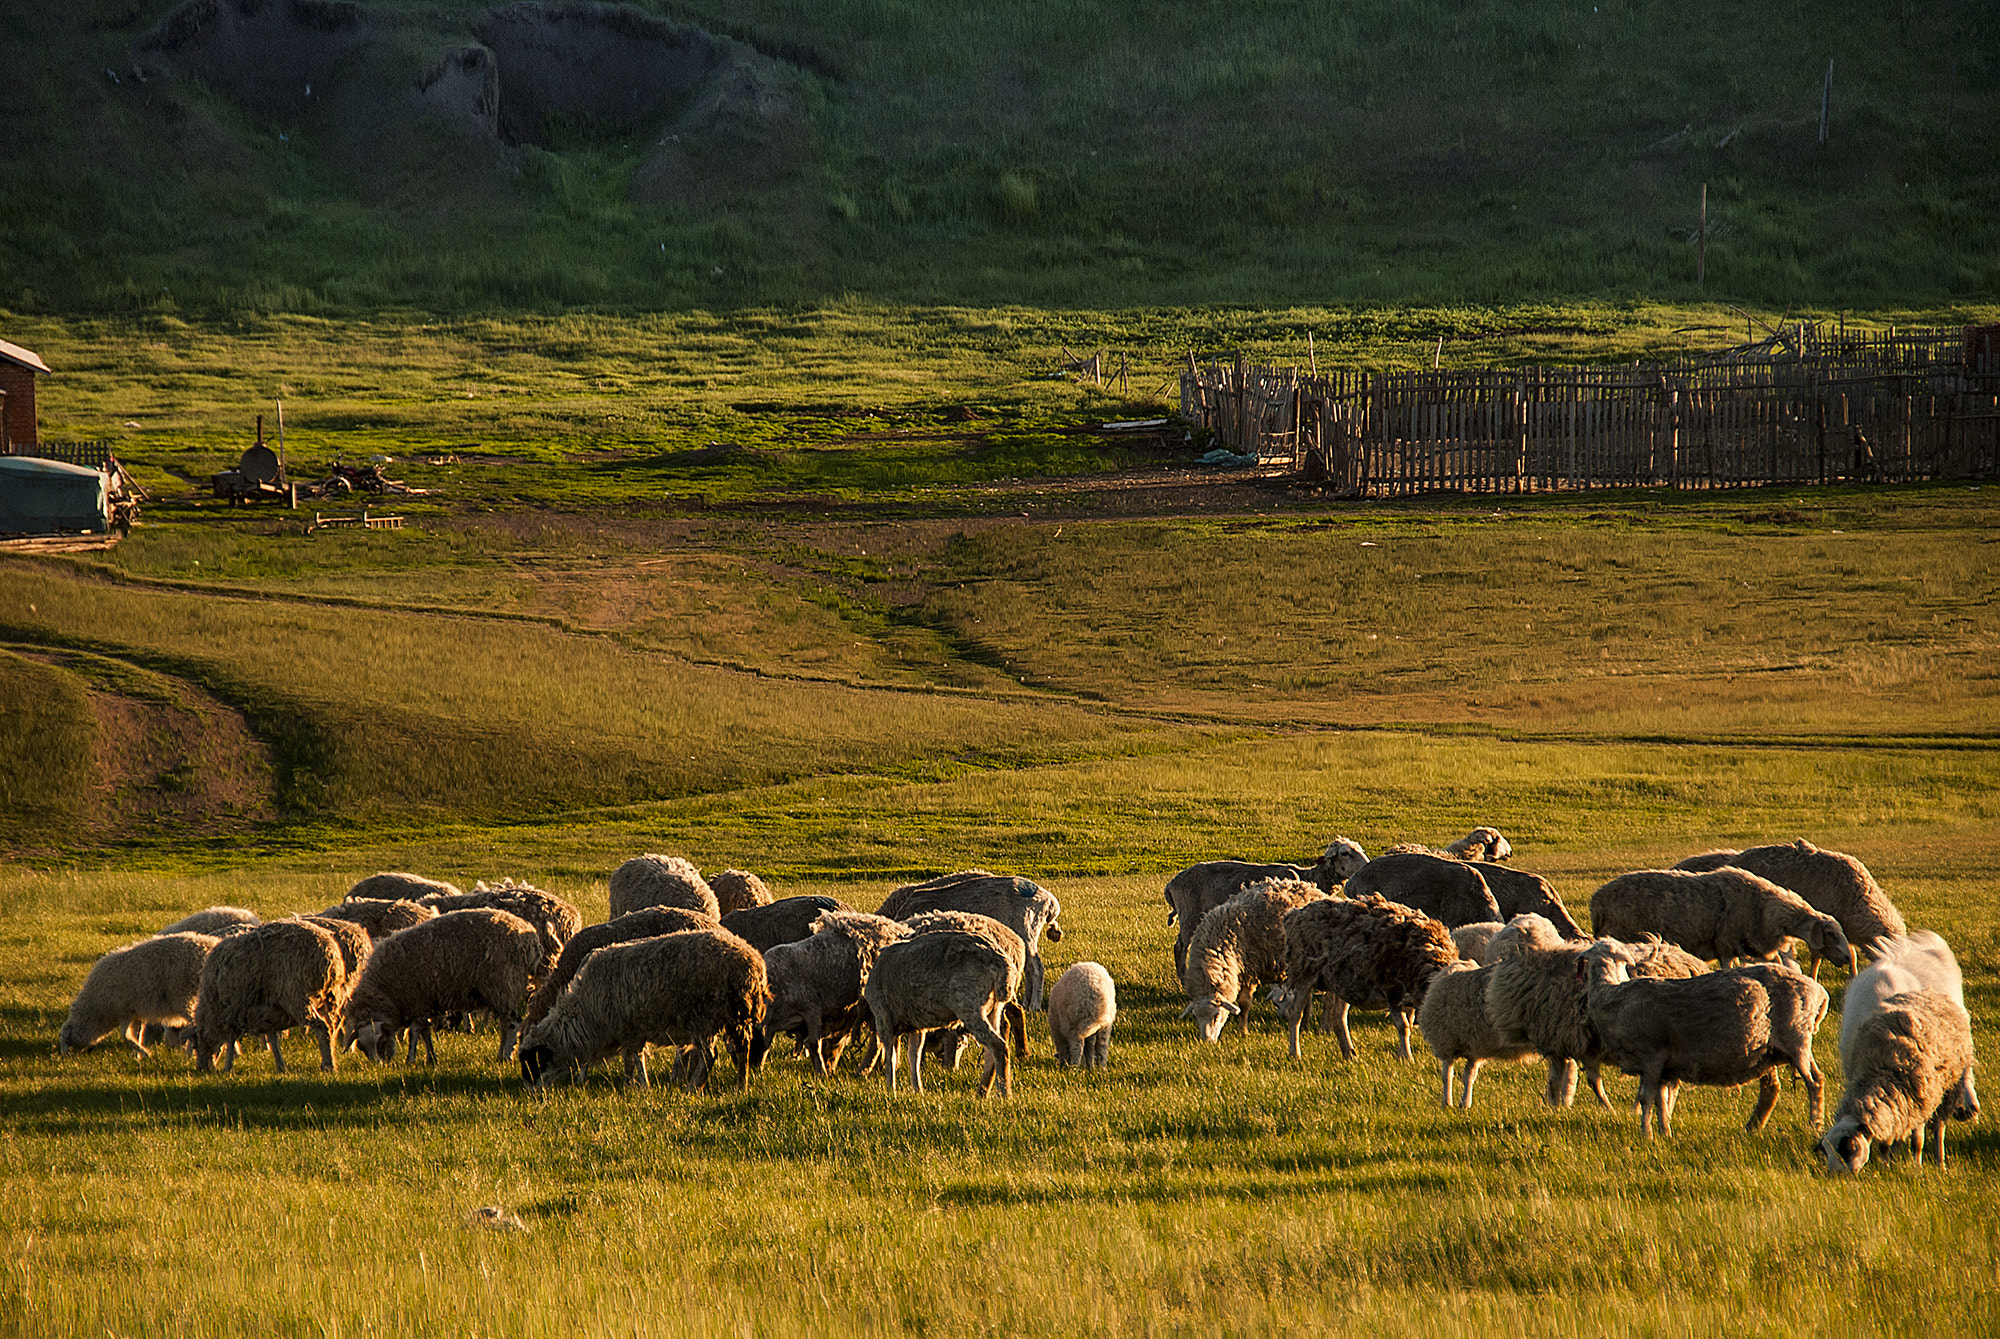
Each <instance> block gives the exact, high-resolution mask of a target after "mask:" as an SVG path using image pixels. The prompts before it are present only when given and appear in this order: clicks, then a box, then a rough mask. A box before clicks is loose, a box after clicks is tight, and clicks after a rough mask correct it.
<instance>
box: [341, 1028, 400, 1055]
mask: <svg viewBox="0 0 2000 1339" xmlns="http://www.w3.org/2000/svg"><path fill="white" fill-rule="evenodd" d="M343 1037H344V1044H345V1045H347V1046H352V1047H354V1048H355V1049H356V1050H358V1051H360V1052H361V1054H363V1055H365V1056H367V1057H368V1058H369V1059H370V1060H373V1061H374V1062H375V1063H377V1064H382V1065H386V1064H388V1063H389V1062H390V1061H391V1060H394V1059H395V1058H396V1030H395V1029H394V1028H392V1027H389V1026H388V1025H387V1024H385V1023H383V1022H382V1020H381V1019H379V1018H371V1019H369V1020H368V1021H367V1022H366V1023H363V1024H362V1025H361V1026H360V1027H358V1028H353V1029H352V1030H350V1031H347V1032H345V1033H343Z"/></svg>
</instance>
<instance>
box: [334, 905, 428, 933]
mask: <svg viewBox="0 0 2000 1339" xmlns="http://www.w3.org/2000/svg"><path fill="white" fill-rule="evenodd" d="M435 915H437V911H436V910H435V909H434V908H432V907H427V906H425V905H424V904H423V903H421V902H411V901H409V900H407V899H397V900H391V899H388V898H381V897H357V898H354V899H352V900H350V901H347V902H338V903H335V904H334V905H333V906H330V907H328V908H327V909H326V910H325V911H322V912H320V913H319V919H322V920H333V921H353V922H354V923H355V924H356V925H358V926H360V927H361V928H362V929H364V930H366V931H367V932H368V937H369V938H370V939H387V938H388V937H389V936H390V935H392V934H395V933H396V932H397V931H398V930H407V929H409V928H410V927H411V926H412V925H419V924H422V923H423V922H424V921H427V920H429V919H431V917H433V916H435Z"/></svg>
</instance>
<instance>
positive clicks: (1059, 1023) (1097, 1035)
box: [1049, 962, 1118, 1069]
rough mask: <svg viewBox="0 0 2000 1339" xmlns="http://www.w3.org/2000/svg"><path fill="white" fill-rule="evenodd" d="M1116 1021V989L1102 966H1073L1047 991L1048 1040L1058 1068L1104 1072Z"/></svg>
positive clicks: (1091, 964)
mask: <svg viewBox="0 0 2000 1339" xmlns="http://www.w3.org/2000/svg"><path fill="white" fill-rule="evenodd" d="M1117 1021H1118V988H1117V985H1116V984H1115V983H1114V982H1113V981H1112V980H1111V973H1110V972H1107V971H1106V970H1104V967H1103V965H1102V964H1100V963H1095V962H1079V963H1076V964H1074V965H1073V966H1071V967H1070V969H1069V970H1068V971H1066V972H1064V973H1063V974H1062V975H1061V976H1059V977H1057V978H1056V983H1055V985H1053V986H1051V987H1049V1039H1050V1040H1051V1041H1053V1042H1054V1043H1055V1048H1056V1060H1057V1061H1058V1062H1060V1063H1061V1064H1064V1065H1069V1066H1071V1067H1074V1068H1082V1069H1103V1068H1104V1066H1105V1065H1106V1064H1107V1063H1109V1061H1110V1059H1111V1025H1112V1024H1113V1023H1116V1022H1117Z"/></svg>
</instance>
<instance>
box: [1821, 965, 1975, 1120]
mask: <svg viewBox="0 0 2000 1339" xmlns="http://www.w3.org/2000/svg"><path fill="white" fill-rule="evenodd" d="M1872 947H1873V948H1874V950H1875V959H1874V962H1873V963H1872V964H1871V965H1870V966H1869V968H1868V970H1867V971H1865V972H1862V973H1861V974H1860V975H1858V976H1856V977H1855V978H1854V979H1853V980H1851V981H1849V982H1848V983H1847V991H1846V993H1845V994H1844V995H1843V996H1842V997H1841V1008H1840V1067H1841V1070H1842V1072H1843V1073H1852V1072H1854V1070H1855V1069H1856V1067H1857V1066H1859V1065H1860V1063H1861V1061H1860V1059H1859V1058H1858V1055H1857V1054H1856V1048H1857V1047H1858V1045H1859V1037H1860V1034H1861V1031H1862V1029H1863V1028H1864V1027H1865V1026H1866V1024H1867V1022H1868V1020H1869V1019H1870V1018H1872V1017H1874V1016H1875V1015H1876V1014H1878V1013H1880V1012H1882V1009H1883V1007H1884V1005H1883V1002H1884V1001H1886V1000H1888V999H1889V998H1890V997H1891V996H1895V995H1901V994H1905V993H1907V992H1910V991H1917V990H1927V991H1933V992H1935V993H1937V994H1939V995H1942V996H1944V997H1945V998H1946V999H1948V1000H1950V1001H1951V1002H1952V1003H1953V1004H1956V1005H1957V1006H1958V1007H1959V1008H1961V1009H1963V1008H1964V1007H1965V980H1964V977H1963V976H1962V975H1961V973H1960V972H1959V969H1958V959H1957V958H1956V957H1954V956H1953V955H1952V951H1951V946H1950V945H1949V944H1946V943H1945V942H1944V940H1943V939H1942V938H1940V937H1939V936H1938V935H1936V934H1934V933H1932V932H1931V931H1929V930H1919V931H1917V932H1916V933H1915V934H1912V935H1897V936H1895V937H1893V938H1889V939H1878V940H1876V941H1875V943H1874V944H1873V946H1872ZM1978 1112H1979V1092H1978V1088H1977V1086H1976V1085H1975V1083H1974V1081H1973V1070H1972V1069H1971V1068H1967V1069H1966V1071H1965V1075H1964V1077H1963V1078H1962V1079H1960V1080H1959V1083H1958V1091H1957V1094H1956V1096H1955V1098H1954V1101H1953V1114H1955V1115H1956V1116H1957V1117H1958V1119H1960V1120H1970V1119H1971V1118H1972V1117H1973V1116H1975V1115H1977V1114H1978Z"/></svg>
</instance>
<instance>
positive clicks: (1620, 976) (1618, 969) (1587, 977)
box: [1576, 939, 1636, 986]
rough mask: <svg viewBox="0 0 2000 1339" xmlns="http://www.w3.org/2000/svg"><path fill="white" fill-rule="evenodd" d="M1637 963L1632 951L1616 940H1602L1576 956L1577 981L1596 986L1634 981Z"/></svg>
mask: <svg viewBox="0 0 2000 1339" xmlns="http://www.w3.org/2000/svg"><path fill="white" fill-rule="evenodd" d="M1635 961H1636V959H1634V958H1633V956H1632V953H1631V950H1629V949H1627V948H1626V947H1625V946H1624V945H1623V944H1621V943H1619V942H1618V941H1617V940H1615V939H1600V940H1598V941H1596V942H1595V943H1593V944H1592V945H1591V946H1590V947H1589V948H1587V949H1585V950H1584V951H1583V952H1581V953H1579V954H1577V955H1576V979H1577V980H1579V981H1583V982H1587V983H1589V984H1591V985H1596V986H1615V985H1620V984H1622V983H1624V982H1626V981H1630V980H1631V979H1632V965H1633V963H1634V962H1635Z"/></svg>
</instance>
